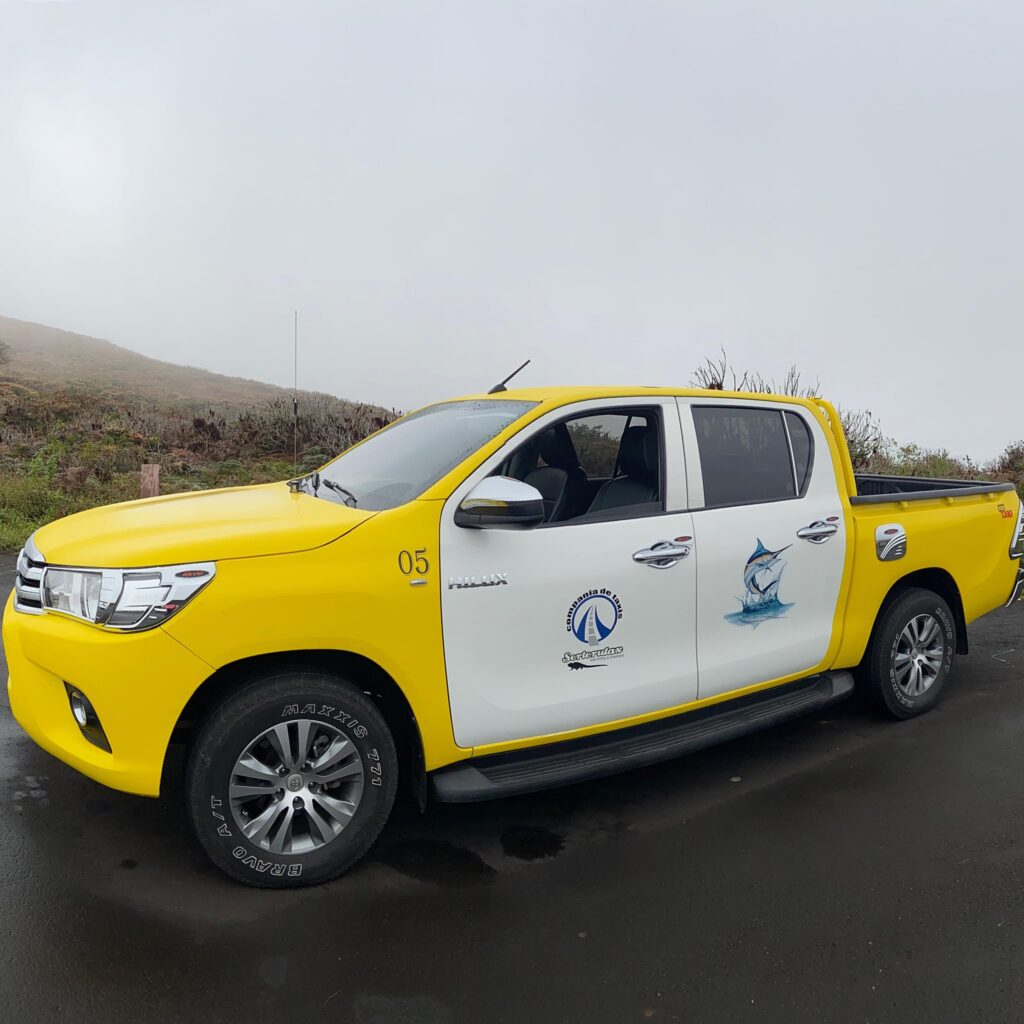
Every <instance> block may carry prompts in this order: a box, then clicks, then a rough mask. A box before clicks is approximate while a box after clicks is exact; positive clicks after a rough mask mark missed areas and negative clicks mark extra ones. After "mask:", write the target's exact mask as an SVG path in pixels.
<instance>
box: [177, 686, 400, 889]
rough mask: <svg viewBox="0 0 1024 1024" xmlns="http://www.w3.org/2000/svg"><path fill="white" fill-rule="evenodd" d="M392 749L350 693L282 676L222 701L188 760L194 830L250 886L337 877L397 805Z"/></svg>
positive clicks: (375, 714)
mask: <svg viewBox="0 0 1024 1024" xmlns="http://www.w3.org/2000/svg"><path fill="white" fill-rule="evenodd" d="M397 777H398V763H397V758H396V755H395V746H394V742H393V740H392V737H391V733H390V731H389V730H388V727H387V723H386V722H385V721H384V718H383V716H382V715H381V713H380V711H379V710H378V709H377V706H376V705H375V704H374V703H373V702H372V701H371V700H370V699H369V698H368V697H367V696H366V695H365V694H364V693H362V692H361V691H360V690H359V689H358V688H357V687H355V686H353V685H352V684H350V683H347V682H344V681H342V680H339V679H336V678H334V677H331V676H326V675H321V674H318V673H305V672H301V673H300V672H295V673H281V674H278V675H275V676H271V677H267V678H264V679H260V680H258V681H255V682H253V683H250V684H249V685H248V686H245V687H244V688H243V689H241V690H239V691H238V692H237V693H235V694H233V695H232V696H231V697H229V698H228V699H227V700H226V701H224V703H223V704H221V705H220V706H219V707H217V709H216V710H215V711H214V712H213V714H212V715H211V716H210V717H209V718H208V719H207V721H206V722H205V724H204V725H203V727H202V729H201V731H200V733H199V736H198V737H197V739H196V742H195V745H194V746H193V748H192V752H191V755H190V757H189V764H188V770H187V794H188V803H189V812H190V815H191V818H192V825H193V827H194V829H195V832H196V835H197V837H198V838H199V841H200V843H201V844H202V846H203V848H204V849H205V850H206V852H207V854H208V855H209V857H210V859H211V860H212V861H213V862H214V863H215V864H216V865H217V866H218V867H219V868H220V869H221V870H222V871H224V872H226V873H227V874H228V875H230V876H231V877H232V878H235V879H238V880H239V881H241V882H245V883H246V884H247V885H254V886H262V887H266V888H292V887H297V886H302V885H315V884H318V883H320V882H326V881H328V880H329V879H331V878H335V877H337V876H338V875H340V874H342V873H343V872H344V871H346V870H348V868H350V867H351V866H352V865H353V864H355V863H356V862H357V861H359V860H360V858H362V857H363V856H364V854H365V853H366V852H367V850H369V849H370V847H371V846H372V845H373V843H374V841H375V840H376V838H377V836H378V835H379V834H380V831H381V829H382V828H383V827H384V823H385V822H386V821H387V818H388V815H389V813H390V811H391V806H392V804H393V803H394V798H395V788H396V784H397Z"/></svg>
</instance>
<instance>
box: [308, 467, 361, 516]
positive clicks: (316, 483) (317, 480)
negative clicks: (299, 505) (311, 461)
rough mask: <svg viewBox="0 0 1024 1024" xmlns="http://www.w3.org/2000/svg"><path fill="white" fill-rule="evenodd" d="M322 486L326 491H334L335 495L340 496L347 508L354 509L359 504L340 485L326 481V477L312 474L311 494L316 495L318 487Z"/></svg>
mask: <svg viewBox="0 0 1024 1024" xmlns="http://www.w3.org/2000/svg"><path fill="white" fill-rule="evenodd" d="M321 484H323V485H324V487H326V488H327V489H328V490H331V491H334V492H335V494H340V495H341V496H342V497H343V498H344V499H345V504H346V505H348V507H349V508H355V507H356V505H358V504H359V502H358V501H357V499H356V496H355V495H354V494H353V493H352V492H351V491H350V490H349V489H348V488H347V487H342V486H341V484H339V483H336V482H335V481H334V480H328V479H327V477H325V476H321V475H320V474H319V473H315V474H314V480H313V493H314V494H316V492H317V491H318V490H320V485H321Z"/></svg>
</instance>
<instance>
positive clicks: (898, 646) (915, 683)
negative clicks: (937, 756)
mask: <svg viewBox="0 0 1024 1024" xmlns="http://www.w3.org/2000/svg"><path fill="white" fill-rule="evenodd" d="M955 652H956V623H955V621H954V619H953V613H952V612H951V611H950V608H949V605H948V604H947V603H946V602H945V601H944V600H943V599H942V598H941V597H939V595H938V594H935V593H932V592H931V591H930V590H923V589H918V588H915V589H913V590H906V591H904V592H903V593H902V594H900V595H899V596H898V597H897V598H896V599H895V600H894V601H893V602H892V603H891V604H890V605H889V607H888V608H886V610H885V611H884V612H883V613H882V616H881V618H880V619H879V620H878V623H877V625H876V626H875V631H874V634H873V635H872V638H871V648H870V650H869V651H868V655H867V658H866V659H865V663H864V666H863V668H864V674H865V675H866V677H867V682H868V686H869V688H870V690H871V693H872V696H873V697H874V698H875V700H876V702H877V703H879V704H880V705H881V706H882V707H883V708H884V709H885V710H886V711H887V712H888V713H889V714H890V715H892V716H893V717H894V718H913V717H914V716H915V715H921V714H924V712H925V711H930V710H931V709H932V708H933V707H934V706H935V705H936V704H937V703H938V700H939V697H940V695H941V693H942V688H943V686H944V685H945V683H946V679H947V678H948V677H949V673H950V670H951V669H952V667H953V656H954V654H955Z"/></svg>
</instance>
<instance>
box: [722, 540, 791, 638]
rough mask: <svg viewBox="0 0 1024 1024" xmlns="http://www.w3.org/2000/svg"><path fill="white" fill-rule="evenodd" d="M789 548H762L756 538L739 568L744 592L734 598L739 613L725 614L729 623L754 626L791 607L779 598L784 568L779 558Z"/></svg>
mask: <svg viewBox="0 0 1024 1024" xmlns="http://www.w3.org/2000/svg"><path fill="white" fill-rule="evenodd" d="M790 547H791V545H789V544H787V545H786V546H785V547H784V548H778V549H777V550H775V551H773V550H771V548H767V547H765V544H764V541H762V540H761V538H760V537H758V538H757V547H756V548H754V553H753V554H752V555H751V556H750V557H749V558H748V559H747V564H746V565H745V566H744V567H743V587H744V589H745V591H746V593H744V595H743V596H742V597H738V598H737V599H736V600H738V601H739V603H740V609H741V610H740V611H738V612H733V613H732V614H730V615H726V616H725V617H726V619H727V620H728V621H729V622H734V623H737V624H743V623H746V624H748V625H752V626H758V625H760V624H761V622H763V621H764V620H765V619H777V618H779V617H781V616H782V615H784V614H785V613H786V611H788V610H789V609H790V608H792V607H793V606H792V604H783V602H782V601H781V600H780V598H779V584H780V583H781V582H782V572H783V570H784V569H785V568H786V563H785V562H784V561H783V560H782V558H781V557H780V556H781V555H782V552H783V551H788V550H789V548H790Z"/></svg>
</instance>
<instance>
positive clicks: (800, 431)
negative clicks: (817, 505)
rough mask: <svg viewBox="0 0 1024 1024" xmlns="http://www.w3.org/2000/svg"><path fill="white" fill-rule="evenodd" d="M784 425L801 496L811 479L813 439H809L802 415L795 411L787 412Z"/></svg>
mask: <svg viewBox="0 0 1024 1024" xmlns="http://www.w3.org/2000/svg"><path fill="white" fill-rule="evenodd" d="M786 426H787V428H788V429H789V442H790V444H791V445H792V446H793V468H794V469H795V470H796V485H797V490H798V492H799V493H800V495H801V496H802V495H804V494H806V493H807V484H808V483H809V482H810V479H811V466H812V464H813V462H814V441H813V440H812V439H811V431H810V429H809V428H808V426H807V422H806V421H805V420H804V418H803V416H800V415H798V414H797V413H795V412H787V413H786Z"/></svg>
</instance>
